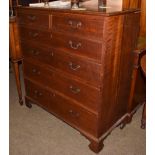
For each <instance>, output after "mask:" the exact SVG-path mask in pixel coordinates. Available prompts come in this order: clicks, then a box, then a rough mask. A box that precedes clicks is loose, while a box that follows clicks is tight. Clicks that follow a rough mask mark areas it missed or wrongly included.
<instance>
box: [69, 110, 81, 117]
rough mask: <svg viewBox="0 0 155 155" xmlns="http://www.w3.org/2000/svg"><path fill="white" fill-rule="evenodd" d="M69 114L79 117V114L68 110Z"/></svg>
mask: <svg viewBox="0 0 155 155" xmlns="http://www.w3.org/2000/svg"><path fill="white" fill-rule="evenodd" d="M69 114H70V115H71V116H73V117H79V116H80V114H79V113H78V112H74V111H73V110H69Z"/></svg>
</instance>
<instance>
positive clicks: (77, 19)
mask: <svg viewBox="0 0 155 155" xmlns="http://www.w3.org/2000/svg"><path fill="white" fill-rule="evenodd" d="M103 23H104V20H103V18H101V17H98V16H87V15H81V14H80V15H77V14H53V15H52V29H53V31H61V32H64V33H70V34H71V35H80V36H81V37H86V38H92V39H98V40H101V39H102V37H103Z"/></svg>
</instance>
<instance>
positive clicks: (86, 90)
mask: <svg viewBox="0 0 155 155" xmlns="http://www.w3.org/2000/svg"><path fill="white" fill-rule="evenodd" d="M24 75H25V77H27V78H29V79H32V80H33V81H36V82H38V83H42V84H43V85H45V86H46V87H49V88H52V89H54V90H57V91H59V92H60V93H62V94H64V95H66V96H68V97H70V98H71V99H73V100H76V101H78V102H79V104H81V105H82V106H84V107H86V108H89V109H91V110H92V111H94V113H96V112H97V111H98V110H99V105H100V102H101V92H100V90H99V89H97V88H95V87H92V86H89V85H86V84H84V83H81V82H79V81H77V80H75V79H72V78H70V77H66V76H64V75H62V74H60V73H57V72H55V71H52V70H49V69H46V68H45V67H43V66H39V65H36V64H33V63H30V62H27V61H24Z"/></svg>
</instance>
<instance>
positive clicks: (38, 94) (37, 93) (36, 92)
mask: <svg viewBox="0 0 155 155" xmlns="http://www.w3.org/2000/svg"><path fill="white" fill-rule="evenodd" d="M34 94H35V95H36V96H42V95H43V94H42V93H41V92H39V91H38V90H35V91H34Z"/></svg>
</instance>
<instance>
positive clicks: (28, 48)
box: [22, 43, 102, 86]
mask: <svg viewBox="0 0 155 155" xmlns="http://www.w3.org/2000/svg"><path fill="white" fill-rule="evenodd" d="M22 51H23V54H24V57H25V58H32V59H34V60H38V61H40V62H42V63H44V64H49V65H51V66H53V67H55V68H57V69H59V70H61V71H64V72H67V73H69V74H72V75H74V76H77V77H79V78H81V79H84V80H86V81H88V82H90V83H92V84H93V85H96V86H100V83H101V73H102V69H101V64H98V63H95V62H92V61H90V60H88V59H83V58H79V57H76V56H73V55H71V54H69V53H66V52H62V51H59V50H56V49H53V48H48V47H47V48H46V47H42V48H41V47H40V48H38V47H37V46H34V45H32V44H25V43H24V44H23V45H22Z"/></svg>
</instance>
